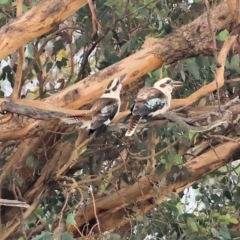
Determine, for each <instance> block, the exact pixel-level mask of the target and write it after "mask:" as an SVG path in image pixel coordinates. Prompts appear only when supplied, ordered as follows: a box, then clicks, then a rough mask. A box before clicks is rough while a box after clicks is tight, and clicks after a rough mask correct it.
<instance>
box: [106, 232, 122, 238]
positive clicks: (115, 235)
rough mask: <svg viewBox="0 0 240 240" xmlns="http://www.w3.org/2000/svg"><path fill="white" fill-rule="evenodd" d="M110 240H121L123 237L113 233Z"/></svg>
mask: <svg viewBox="0 0 240 240" xmlns="http://www.w3.org/2000/svg"><path fill="white" fill-rule="evenodd" d="M109 239H111V240H121V239H122V238H121V236H120V235H118V234H117V233H112V234H111V235H110V238H109Z"/></svg>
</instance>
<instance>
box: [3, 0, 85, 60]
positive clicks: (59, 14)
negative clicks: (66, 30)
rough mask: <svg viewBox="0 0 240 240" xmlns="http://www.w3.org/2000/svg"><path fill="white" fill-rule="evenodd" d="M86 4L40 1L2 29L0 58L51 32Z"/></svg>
mask: <svg viewBox="0 0 240 240" xmlns="http://www.w3.org/2000/svg"><path fill="white" fill-rule="evenodd" d="M85 4H87V0H61V1H48V0H43V1H40V3H39V4H38V5H37V6H35V7H32V8H31V9H30V10H29V11H27V12H26V13H24V14H22V15H21V16H19V17H17V18H16V19H15V20H13V21H12V22H11V23H9V24H6V25H5V26H4V27H2V28H1V29H0V60H2V59H4V58H5V57H6V56H7V55H9V54H11V53H13V52H14V51H16V50H17V49H18V48H19V47H21V46H23V45H24V44H26V43H28V42H30V41H32V40H34V39H35V38H37V37H40V36H41V35H43V34H45V33H47V32H49V31H50V30H51V29H53V28H54V27H55V26H58V25H59V23H61V22H63V21H64V20H65V19H67V18H68V17H69V16H71V15H72V14H73V13H74V12H76V11H77V10H78V9H79V8H81V7H83V6H84V5H85Z"/></svg>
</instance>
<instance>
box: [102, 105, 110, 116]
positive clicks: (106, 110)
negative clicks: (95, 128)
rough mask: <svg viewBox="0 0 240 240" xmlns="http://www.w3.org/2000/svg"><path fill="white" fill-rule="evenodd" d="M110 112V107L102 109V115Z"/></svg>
mask: <svg viewBox="0 0 240 240" xmlns="http://www.w3.org/2000/svg"><path fill="white" fill-rule="evenodd" d="M108 112H109V107H108V106H105V107H103V108H102V109H101V113H102V114H107V113H108Z"/></svg>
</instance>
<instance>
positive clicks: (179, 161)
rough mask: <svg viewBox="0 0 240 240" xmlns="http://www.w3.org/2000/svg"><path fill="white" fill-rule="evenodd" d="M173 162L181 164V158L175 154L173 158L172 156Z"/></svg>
mask: <svg viewBox="0 0 240 240" xmlns="http://www.w3.org/2000/svg"><path fill="white" fill-rule="evenodd" d="M174 161H175V162H176V163H182V158H181V156H180V155H179V154H175V156H174Z"/></svg>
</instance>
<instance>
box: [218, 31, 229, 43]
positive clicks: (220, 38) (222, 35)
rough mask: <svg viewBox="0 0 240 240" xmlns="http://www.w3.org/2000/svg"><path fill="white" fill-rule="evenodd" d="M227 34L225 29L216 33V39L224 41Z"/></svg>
mask: <svg viewBox="0 0 240 240" xmlns="http://www.w3.org/2000/svg"><path fill="white" fill-rule="evenodd" d="M228 35H229V32H228V31H227V30H226V29H225V30H223V31H221V32H220V33H219V34H218V35H217V37H216V39H217V40H219V41H225V40H226V39H227V37H228Z"/></svg>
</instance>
